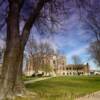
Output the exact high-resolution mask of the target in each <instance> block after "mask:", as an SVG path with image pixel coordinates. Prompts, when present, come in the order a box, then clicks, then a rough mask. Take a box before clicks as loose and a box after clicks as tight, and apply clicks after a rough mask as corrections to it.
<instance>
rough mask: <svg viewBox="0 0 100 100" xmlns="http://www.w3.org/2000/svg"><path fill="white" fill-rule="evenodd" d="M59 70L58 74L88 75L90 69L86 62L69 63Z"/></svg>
mask: <svg viewBox="0 0 100 100" xmlns="http://www.w3.org/2000/svg"><path fill="white" fill-rule="evenodd" d="M58 70H59V73H60V74H59V75H69V76H73V75H89V74H90V69H89V65H88V64H86V65H85V64H76V65H75V64H69V65H66V66H65V68H63V70H60V69H58Z"/></svg>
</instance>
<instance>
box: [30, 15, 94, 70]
mask: <svg viewBox="0 0 100 100" xmlns="http://www.w3.org/2000/svg"><path fill="white" fill-rule="evenodd" d="M31 32H32V33H37V32H36V31H35V32H33V31H31ZM91 34H92V33H91V32H89V31H87V30H85V29H84V27H83V23H82V22H81V21H80V20H79V17H78V15H77V14H74V15H73V16H71V17H70V18H68V20H64V21H62V26H59V28H57V33H56V34H53V35H48V36H46V37H42V39H41V36H40V35H39V34H34V36H35V38H36V39H37V41H39V40H42V41H48V42H49V43H50V44H51V45H52V46H53V48H54V49H55V50H59V51H60V52H62V53H63V54H64V55H65V56H66V59H67V63H68V64H72V63H73V62H72V56H73V55H78V56H79V57H80V58H81V60H82V62H83V63H84V64H86V63H87V62H88V63H89V64H90V66H91V69H95V68H96V65H95V64H94V62H93V61H92V60H91V59H90V57H89V53H88V47H89V44H90V42H91Z"/></svg>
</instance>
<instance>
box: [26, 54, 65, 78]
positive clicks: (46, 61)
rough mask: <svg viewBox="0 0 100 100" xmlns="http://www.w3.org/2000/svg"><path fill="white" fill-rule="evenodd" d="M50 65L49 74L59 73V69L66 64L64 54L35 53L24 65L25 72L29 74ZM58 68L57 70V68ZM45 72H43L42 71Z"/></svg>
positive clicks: (40, 71) (40, 70)
mask: <svg viewBox="0 0 100 100" xmlns="http://www.w3.org/2000/svg"><path fill="white" fill-rule="evenodd" d="M46 65H47V67H48V65H49V67H51V71H50V72H49V74H51V75H56V74H60V71H59V70H63V69H64V68H65V66H66V58H65V57H64V56H60V55H56V54H49V55H46V54H42V55H40V54H35V55H34V56H33V57H30V59H29V61H28V64H27V66H26V71H25V74H26V75H28V76H30V75H32V74H33V73H35V72H39V73H42V72H44V71H43V67H44V66H46ZM58 69H59V70H58ZM44 73H45V72H44Z"/></svg>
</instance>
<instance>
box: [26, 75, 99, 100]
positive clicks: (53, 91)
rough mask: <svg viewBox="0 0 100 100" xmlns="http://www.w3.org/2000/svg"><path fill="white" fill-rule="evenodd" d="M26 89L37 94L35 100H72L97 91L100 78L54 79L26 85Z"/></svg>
mask: <svg viewBox="0 0 100 100" xmlns="http://www.w3.org/2000/svg"><path fill="white" fill-rule="evenodd" d="M26 88H27V89H29V90H30V91H32V92H35V93H37V95H38V96H37V99H36V100H74V98H76V97H78V96H84V95H86V94H89V93H92V92H95V91H99V90H100V77H99V76H79V77H77V76H76V77H75V76H74V77H67V76H66V77H55V78H51V79H47V80H43V81H38V82H35V83H32V84H26Z"/></svg>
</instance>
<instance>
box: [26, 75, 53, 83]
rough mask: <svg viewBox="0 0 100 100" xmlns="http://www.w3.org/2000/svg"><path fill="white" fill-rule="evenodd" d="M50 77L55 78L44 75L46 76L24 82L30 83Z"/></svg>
mask: <svg viewBox="0 0 100 100" xmlns="http://www.w3.org/2000/svg"><path fill="white" fill-rule="evenodd" d="M50 78H53V77H44V78H43V77H41V78H37V79H34V80H29V81H25V82H24V83H25V84H29V83H34V82H37V81H41V80H46V79H50Z"/></svg>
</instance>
